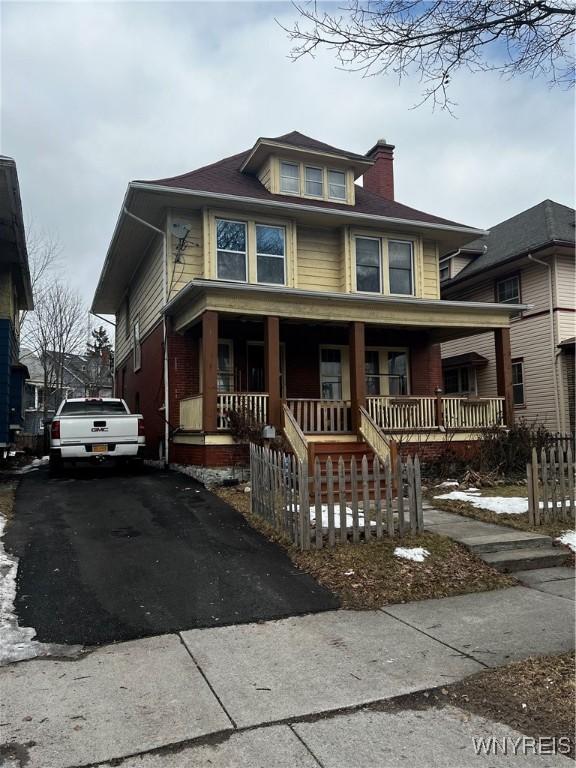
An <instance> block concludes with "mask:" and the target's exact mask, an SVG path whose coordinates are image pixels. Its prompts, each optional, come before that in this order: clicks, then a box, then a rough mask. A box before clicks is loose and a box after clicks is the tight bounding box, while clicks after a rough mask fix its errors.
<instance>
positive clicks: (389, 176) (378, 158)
mask: <svg viewBox="0 0 576 768" xmlns="http://www.w3.org/2000/svg"><path fill="white" fill-rule="evenodd" d="M366 157H368V158H369V159H370V160H374V165H373V166H372V167H371V168H369V169H368V170H367V171H366V172H365V173H364V182H363V183H364V189H367V190H368V191H369V192H374V193H375V194H376V195H380V197H386V198H387V199H388V200H394V145H393V144H388V143H387V141H386V139H378V141H377V142H376V144H374V146H373V147H372V149H371V150H370V151H369V152H366Z"/></svg>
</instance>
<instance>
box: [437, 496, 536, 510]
mask: <svg viewBox="0 0 576 768" xmlns="http://www.w3.org/2000/svg"><path fill="white" fill-rule="evenodd" d="M434 498H435V499H446V500H449V501H466V502H467V503H468V504H472V506H473V507H477V508H478V509H487V510H489V511H490V512H495V513H496V514H497V515H522V514H524V513H525V512H528V499H524V498H522V497H521V496H481V495H480V494H479V493H478V492H477V491H476V492H473V493H470V491H450V493H443V494H441V495H440V496H434Z"/></svg>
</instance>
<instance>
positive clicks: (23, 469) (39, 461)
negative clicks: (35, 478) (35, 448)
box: [14, 456, 50, 475]
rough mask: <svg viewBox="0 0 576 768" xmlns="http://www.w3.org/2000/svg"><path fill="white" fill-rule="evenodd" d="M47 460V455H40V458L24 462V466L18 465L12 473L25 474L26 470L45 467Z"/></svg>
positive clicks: (34, 470)
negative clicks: (18, 467)
mask: <svg viewBox="0 0 576 768" xmlns="http://www.w3.org/2000/svg"><path fill="white" fill-rule="evenodd" d="M49 461H50V457H49V456H42V458H41V459H33V460H32V461H31V462H30V464H26V465H25V466H23V467H20V469H17V470H16V471H15V472H14V474H16V475H26V474H28V472H36V471H37V470H39V469H40V467H45V466H46V465H47V464H48V462H49Z"/></svg>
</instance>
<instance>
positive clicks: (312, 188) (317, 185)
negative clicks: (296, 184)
mask: <svg viewBox="0 0 576 768" xmlns="http://www.w3.org/2000/svg"><path fill="white" fill-rule="evenodd" d="M304 175H305V181H306V194H307V195H311V196H312V197H322V196H323V195H324V173H323V171H322V168H312V167H310V166H306V168H305V171H304Z"/></svg>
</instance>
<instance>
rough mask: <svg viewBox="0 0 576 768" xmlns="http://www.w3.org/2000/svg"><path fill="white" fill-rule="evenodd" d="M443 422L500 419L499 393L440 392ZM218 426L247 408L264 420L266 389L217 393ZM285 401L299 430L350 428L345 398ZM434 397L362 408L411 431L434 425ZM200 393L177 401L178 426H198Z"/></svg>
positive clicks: (458, 425)
mask: <svg viewBox="0 0 576 768" xmlns="http://www.w3.org/2000/svg"><path fill="white" fill-rule="evenodd" d="M440 403H441V413H442V422H441V423H442V424H443V425H444V427H446V429H449V430H450V429H459V430H476V429H483V428H486V427H496V426H503V425H504V398H503V397H486V398H467V397H441V398H440ZM216 407H217V428H218V429H219V430H221V431H224V430H227V429H229V423H228V413H229V412H230V411H244V412H247V413H250V414H252V415H253V416H254V418H255V419H256V420H257V421H259V422H260V423H261V424H267V423H268V394H267V393H264V392H226V393H218V395H217V400H216ZM286 407H287V408H288V409H289V411H290V413H291V414H292V415H293V417H294V420H295V422H296V424H297V425H298V426H299V428H300V429H301V431H302V432H303V433H304V434H309V435H313V434H345V433H349V432H351V431H352V419H351V403H350V401H349V400H314V399H311V400H308V399H304V398H297V399H294V398H291V399H289V400H286ZM437 411H438V407H437V398H435V397H416V396H397V397H394V396H382V397H368V398H366V412H367V413H368V415H369V416H370V419H371V420H372V421H373V422H374V424H375V425H377V427H378V428H379V429H381V430H382V431H383V432H416V431H429V430H435V429H438V426H439V424H438V417H437ZM202 413H203V398H202V395H197V396H195V397H187V398H185V399H184V400H181V401H180V427H181V428H182V429H189V430H201V429H202Z"/></svg>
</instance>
